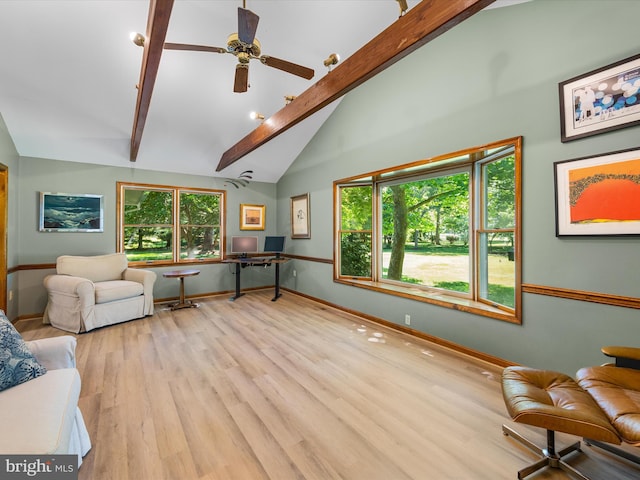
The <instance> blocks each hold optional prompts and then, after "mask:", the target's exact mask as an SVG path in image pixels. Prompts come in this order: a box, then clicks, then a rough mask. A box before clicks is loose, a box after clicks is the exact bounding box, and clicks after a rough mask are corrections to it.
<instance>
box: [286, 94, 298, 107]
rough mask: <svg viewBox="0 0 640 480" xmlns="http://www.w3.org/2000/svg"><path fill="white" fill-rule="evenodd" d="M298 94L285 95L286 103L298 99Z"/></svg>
mask: <svg viewBox="0 0 640 480" xmlns="http://www.w3.org/2000/svg"><path fill="white" fill-rule="evenodd" d="M296 97H297V95H285V96H284V104H285V105H289V104H290V103H291V102H293V101H294V100H295V99H296Z"/></svg>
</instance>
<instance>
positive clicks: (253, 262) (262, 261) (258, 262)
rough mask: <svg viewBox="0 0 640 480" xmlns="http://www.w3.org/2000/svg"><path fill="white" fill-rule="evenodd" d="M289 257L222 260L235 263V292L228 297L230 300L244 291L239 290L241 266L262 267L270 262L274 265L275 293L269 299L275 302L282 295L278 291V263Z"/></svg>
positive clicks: (285, 260)
mask: <svg viewBox="0 0 640 480" xmlns="http://www.w3.org/2000/svg"><path fill="white" fill-rule="evenodd" d="M288 261H289V259H288V258H282V257H246V258H226V259H224V260H223V261H222V263H235V265H236V271H235V274H236V293H235V295H234V296H233V297H231V298H230V300H231V301H234V300H235V299H236V298H239V297H241V296H242V295H244V293H242V292H241V291H240V273H241V271H242V269H243V268H245V267H251V266H258V267H262V266H267V265H271V264H272V263H273V264H274V265H275V267H276V274H275V276H276V278H275V281H276V284H275V295H274V297H273V298H272V299H271V301H272V302H275V301H276V300H277V299H278V298H280V297H281V296H282V294H281V293H280V264H281V263H285V262H288Z"/></svg>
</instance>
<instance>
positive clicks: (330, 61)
mask: <svg viewBox="0 0 640 480" xmlns="http://www.w3.org/2000/svg"><path fill="white" fill-rule="evenodd" d="M339 61H340V55H338V54H337V53H332V54H331V55H329V56H328V57H327V59H326V60H325V61H324V62H323V63H324V66H325V67H327V68H328V69H329V71H331V67H332V66H333V65H337V64H338V62H339Z"/></svg>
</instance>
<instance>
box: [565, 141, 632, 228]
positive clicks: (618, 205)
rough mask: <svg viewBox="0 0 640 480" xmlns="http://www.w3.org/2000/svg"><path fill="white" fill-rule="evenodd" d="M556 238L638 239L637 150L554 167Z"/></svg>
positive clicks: (566, 162) (567, 162) (587, 158)
mask: <svg viewBox="0 0 640 480" xmlns="http://www.w3.org/2000/svg"><path fill="white" fill-rule="evenodd" d="M554 174H555V175H554V176H555V184H556V186H555V187H556V236H558V237H561V236H567V235H640V201H639V200H638V199H640V149H631V150H621V151H618V152H612V153H608V154H605V155H594V156H590V157H585V158H578V159H574V160H565V161H562V162H555V163H554Z"/></svg>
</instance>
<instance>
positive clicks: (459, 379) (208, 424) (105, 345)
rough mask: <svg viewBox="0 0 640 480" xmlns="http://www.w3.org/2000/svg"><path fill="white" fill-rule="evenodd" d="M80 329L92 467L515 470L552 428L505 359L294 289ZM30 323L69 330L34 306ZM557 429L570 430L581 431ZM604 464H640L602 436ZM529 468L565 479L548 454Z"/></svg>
mask: <svg viewBox="0 0 640 480" xmlns="http://www.w3.org/2000/svg"><path fill="white" fill-rule="evenodd" d="M272 295H273V293H272V291H269V290H264V291H255V292H251V293H248V294H247V295H245V296H243V297H241V298H239V299H238V300H236V301H235V302H230V301H229V297H228V296H219V297H211V298H207V299H203V300H199V302H200V308H197V309H196V308H193V309H184V310H178V311H174V312H172V311H170V310H168V309H166V307H164V306H162V305H159V306H157V309H156V314H155V315H153V316H151V317H147V318H144V319H140V320H134V321H131V322H127V323H124V324H119V325H113V326H110V327H105V328H102V329H99V330H95V331H92V332H89V333H85V334H81V335H77V339H78V348H77V357H78V369H79V371H80V374H81V376H82V393H81V398H80V408H81V410H82V412H83V415H84V418H85V422H86V423H87V427H88V429H89V434H90V436H91V440H92V443H93V448H92V450H91V451H90V452H89V454H88V455H87V456H86V457H85V459H84V464H83V465H82V467H81V469H80V472H79V478H80V479H81V480H88V479H91V480H103V479H104V480H116V479H117V480H147V479H149V480H158V479H167V480H176V479H180V480H192V479H193V480H214V479H216V480H217V479H229V480H293V479H309V480H332V479H343V480H406V479H414V480H431V479H433V480H439V479H472V480H475V479H487V480H496V479H510V478H517V476H516V472H517V471H518V470H519V469H521V468H523V467H524V466H526V465H528V464H530V463H533V462H534V461H535V460H537V458H536V457H535V455H533V454H532V453H530V452H529V451H528V450H526V449H524V448H523V447H522V446H520V445H519V444H518V443H516V442H515V441H514V440H513V439H511V438H509V437H505V436H504V435H503V434H502V431H501V425H502V424H503V423H506V424H507V425H510V426H512V427H513V428H515V429H516V430H518V431H519V432H521V433H523V434H525V435H526V436H527V437H528V438H530V439H531V440H533V441H535V442H536V443H538V444H540V445H544V441H545V438H546V437H545V435H544V432H542V431H539V430H537V429H533V428H526V427H524V426H522V425H517V424H514V423H513V422H511V421H510V420H509V419H508V416H507V414H506V410H505V407H504V403H503V401H502V395H501V392H500V384H499V378H500V373H501V369H500V368H499V367H495V366H492V365H489V364H487V363H484V362H481V361H478V360H475V359H473V358H470V357H467V356H464V355H461V354H459V353H456V352H452V351H450V350H448V349H445V348H442V347H440V346H438V345H434V344H431V343H428V342H426V341H423V340H421V339H416V338H414V337H411V336H409V335H406V334H403V333H400V332H396V331H393V330H390V329H386V328H384V327H381V326H379V325H376V324H374V323H370V322H368V321H365V320H362V319H360V318H358V317H356V316H353V315H350V314H347V313H344V312H341V311H339V310H336V309H333V308H330V307H327V306H325V305H323V304H320V303H316V302H313V301H311V300H309V299H306V298H303V297H300V296H297V295H295V294H292V293H289V292H285V294H284V295H283V296H282V297H281V298H280V299H279V300H278V301H277V302H271V301H270V300H271V297H272ZM16 327H17V328H18V329H19V330H20V331H21V332H22V333H23V336H24V337H25V338H26V339H27V340H30V339H35V338H43V337H49V336H57V335H64V334H66V333H65V332H62V331H60V330H56V329H54V328H52V327H50V326H47V325H42V323H41V319H33V320H23V321H20V322H18V323H17V325H16ZM575 440H576V439H575V438H574V437H568V436H563V435H559V436H558V443H559V446H560V447H561V446H564V445H566V444H568V443H573V442H575ZM584 452H585V453H583V454H576V455H574V457H572V458H571V461H570V463H572V464H573V465H574V466H576V467H578V468H580V469H582V470H583V471H584V472H585V473H586V474H588V475H590V476H592V478H594V479H598V478H600V479H606V480H616V479H621V480H623V479H632V478H640V469H639V468H638V467H636V466H634V465H632V464H630V463H628V462H626V461H624V460H620V459H618V458H617V457H614V456H611V455H609V454H607V453H604V452H602V453H601V452H599V451H596V450H595V449H593V448H591V447H584ZM530 478H531V479H567V478H570V477H569V476H567V474H565V473H564V472H562V471H559V470H550V469H546V470H544V471H542V472H541V473H538V474H536V475H532V476H531V477H530Z"/></svg>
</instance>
